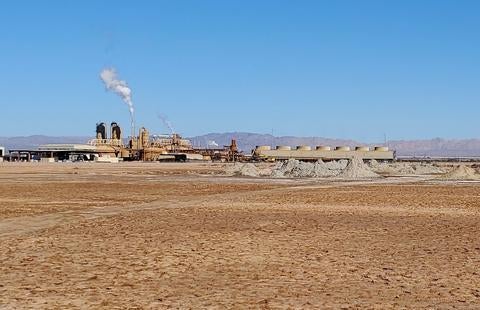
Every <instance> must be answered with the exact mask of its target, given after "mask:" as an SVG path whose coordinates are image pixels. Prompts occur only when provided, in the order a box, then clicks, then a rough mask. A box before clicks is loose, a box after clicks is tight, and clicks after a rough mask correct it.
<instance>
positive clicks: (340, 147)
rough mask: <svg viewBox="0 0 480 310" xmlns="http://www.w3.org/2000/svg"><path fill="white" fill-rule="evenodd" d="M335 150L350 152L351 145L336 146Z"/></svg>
mask: <svg viewBox="0 0 480 310" xmlns="http://www.w3.org/2000/svg"><path fill="white" fill-rule="evenodd" d="M335 151H344V152H348V151H350V147H349V146H337V147H336V148H335Z"/></svg>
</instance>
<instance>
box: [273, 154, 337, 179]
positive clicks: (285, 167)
mask: <svg viewBox="0 0 480 310" xmlns="http://www.w3.org/2000/svg"><path fill="white" fill-rule="evenodd" d="M338 173H339V171H337V170H335V169H329V168H328V167H327V165H326V163H324V162H323V161H321V160H319V161H317V162H315V163H308V162H302V161H299V160H296V159H289V160H287V161H284V162H279V163H278V164H277V165H276V166H275V167H274V168H273V171H272V177H275V178H325V177H331V176H335V175H337V174H338Z"/></svg>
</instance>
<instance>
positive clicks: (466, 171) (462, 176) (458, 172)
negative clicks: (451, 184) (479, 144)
mask: <svg viewBox="0 0 480 310" xmlns="http://www.w3.org/2000/svg"><path fill="white" fill-rule="evenodd" d="M440 178H442V179H447V180H480V174H478V173H477V171H475V169H473V168H471V167H468V166H466V165H460V166H458V167H457V168H455V169H453V170H452V171H450V172H448V173H446V174H444V175H441V176H440Z"/></svg>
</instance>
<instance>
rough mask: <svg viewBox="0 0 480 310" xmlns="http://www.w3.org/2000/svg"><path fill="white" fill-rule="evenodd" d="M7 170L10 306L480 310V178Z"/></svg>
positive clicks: (1, 258)
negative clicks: (361, 177) (314, 176)
mask: <svg viewBox="0 0 480 310" xmlns="http://www.w3.org/2000/svg"><path fill="white" fill-rule="evenodd" d="M224 170H225V167H224V164H210V163H178V164H176V163H175V164H174V163H172V164H167V163H162V164H161V163H120V164H99V163H96V164H95V163H55V164H40V163H2V164H0V309H19V308H41V309H65V308H105V309H126V308H129V309H165V308H173V309H203V308H209V309H225V308H227V309H312V308H317V309H318V308H335V309H364V308H367V309H371V308H375V309H390V308H393V309H397V308H400V309H403V308H417V309H418V308H430V309H451V308H458V309H478V308H480V182H478V181H464V182H462V181H445V180H438V179H436V178H434V177H429V176H421V177H413V176H410V177H389V178H381V179H375V180H355V181H351V180H350V181H347V180H331V179H310V178H299V179H290V178H283V179H273V178H254V177H238V176H226V175H225V174H224V173H223V171H224Z"/></svg>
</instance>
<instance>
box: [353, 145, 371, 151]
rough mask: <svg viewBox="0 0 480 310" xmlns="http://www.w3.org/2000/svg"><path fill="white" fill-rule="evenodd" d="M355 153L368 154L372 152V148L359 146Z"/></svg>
mask: <svg viewBox="0 0 480 310" xmlns="http://www.w3.org/2000/svg"><path fill="white" fill-rule="evenodd" d="M355 151H359V152H368V151H370V148H369V147H368V146H357V147H355Z"/></svg>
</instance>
